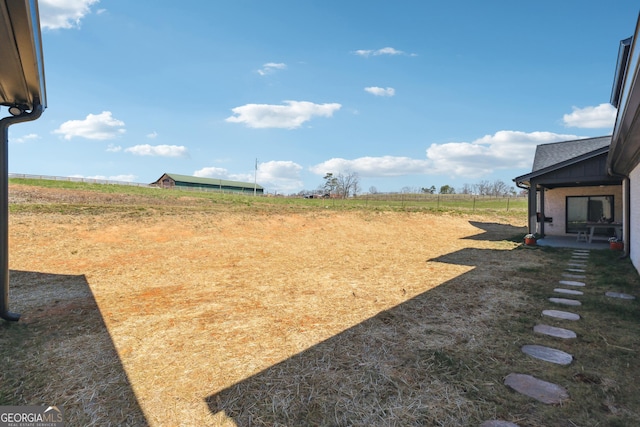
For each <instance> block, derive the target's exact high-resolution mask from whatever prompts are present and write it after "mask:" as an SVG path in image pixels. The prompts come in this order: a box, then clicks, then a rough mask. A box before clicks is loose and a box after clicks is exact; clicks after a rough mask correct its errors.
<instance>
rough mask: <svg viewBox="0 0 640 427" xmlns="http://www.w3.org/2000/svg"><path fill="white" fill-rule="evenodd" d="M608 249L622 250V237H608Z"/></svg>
mask: <svg viewBox="0 0 640 427" xmlns="http://www.w3.org/2000/svg"><path fill="white" fill-rule="evenodd" d="M609 249H611V250H613V251H622V250H624V242H623V241H622V239H619V238H617V237H610V238H609Z"/></svg>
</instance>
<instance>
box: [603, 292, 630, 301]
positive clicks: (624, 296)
mask: <svg viewBox="0 0 640 427" xmlns="http://www.w3.org/2000/svg"><path fill="white" fill-rule="evenodd" d="M605 295H606V296H608V297H611V298H621V299H636V297H634V296H633V295H629V294H623V293H620V292H606V293H605Z"/></svg>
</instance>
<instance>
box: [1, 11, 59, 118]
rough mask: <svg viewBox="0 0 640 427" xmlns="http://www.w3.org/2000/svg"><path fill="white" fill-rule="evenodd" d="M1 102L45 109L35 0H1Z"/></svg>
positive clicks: (23, 107)
mask: <svg viewBox="0 0 640 427" xmlns="http://www.w3.org/2000/svg"><path fill="white" fill-rule="evenodd" d="M0 41H1V43H0V58H2V59H1V60H0V105H5V106H8V107H19V108H20V109H21V110H34V109H35V108H36V107H38V106H42V108H45V107H46V105H47V103H46V88H45V79H44V60H43V54H42V36H41V32H40V18H39V14H38V2H37V0H0Z"/></svg>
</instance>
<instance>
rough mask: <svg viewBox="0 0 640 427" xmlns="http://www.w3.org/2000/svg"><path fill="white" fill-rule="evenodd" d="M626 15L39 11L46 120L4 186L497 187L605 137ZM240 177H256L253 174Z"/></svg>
mask: <svg viewBox="0 0 640 427" xmlns="http://www.w3.org/2000/svg"><path fill="white" fill-rule="evenodd" d="M638 12H639V8H638V4H637V3H636V2H634V1H619V0H609V1H607V2H604V1H584V0H582V1H574V0H567V1H557V0H554V1H547V0H543V1H536V2H517V1H513V0H511V1H501V0H500V1H498V0H496V1H484V2H479V1H450V2H435V1H427V0H407V1H401V0H394V1H381V0H368V1H364V0H362V1H361V0H350V1H347V0H340V1H337V0H318V1H310V0H309V1H305V0H270V1H267V0H210V1H196V0H191V1H182V2H175V1H168V0H155V1H153V2H150V1H148V2H147V1H131V0H99V1H98V0H40V20H41V26H42V28H43V45H44V59H45V74H46V84H47V103H48V108H47V109H46V111H45V112H44V114H43V115H42V117H41V118H40V119H38V120H37V121H35V122H30V123H25V124H20V125H15V126H12V127H11V128H10V144H9V170H10V172H12V173H26V174H42V175H53V176H74V177H87V178H100V179H111V180H120V181H131V182H143V183H150V182H152V181H155V180H156V179H157V178H159V177H160V176H161V175H162V174H163V173H164V172H173V173H179V174H185V175H195V176H205V177H213V178H222V179H231V180H240V181H247V182H253V180H254V174H256V175H257V181H258V183H259V184H261V185H262V186H264V187H265V189H266V191H268V192H270V193H280V194H292V193H297V192H299V191H301V190H314V189H316V188H317V187H318V186H319V185H320V184H321V183H322V182H323V179H322V177H323V176H324V175H325V174H326V173H327V172H332V173H334V174H337V173H343V174H347V173H354V172H355V173H357V174H358V175H359V177H360V188H361V190H362V192H368V191H369V190H373V189H374V188H375V190H377V191H403V190H405V191H406V190H407V189H420V188H421V187H430V186H432V185H433V186H435V187H436V188H437V189H439V188H440V187H441V186H443V185H450V186H452V187H454V188H456V189H459V188H461V187H462V186H463V185H464V184H474V183H477V182H480V181H490V182H493V181H495V180H502V181H504V182H506V183H507V184H509V185H513V182H512V179H513V178H514V177H516V176H518V175H522V174H525V173H527V172H529V171H530V170H531V164H532V160H533V154H534V151H535V146H536V145H537V144H541V143H548V142H555V141H562V140H568V139H576V138H582V137H593V136H602V135H609V134H610V133H611V131H612V128H613V122H614V119H615V113H616V112H615V109H613V107H611V106H610V105H609V103H608V101H609V97H610V94H611V87H612V83H613V78H614V71H615V66H616V59H617V53H618V45H619V42H620V40H621V39H624V38H626V37H629V36H630V35H632V32H633V30H634V28H635V23H636V20H637V17H638ZM256 159H257V160H258V168H257V171H256V169H255V165H256Z"/></svg>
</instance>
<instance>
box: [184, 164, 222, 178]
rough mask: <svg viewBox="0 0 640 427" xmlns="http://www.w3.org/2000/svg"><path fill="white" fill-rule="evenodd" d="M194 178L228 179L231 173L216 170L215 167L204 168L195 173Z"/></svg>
mask: <svg viewBox="0 0 640 427" xmlns="http://www.w3.org/2000/svg"><path fill="white" fill-rule="evenodd" d="M193 176H198V177H200V178H219V179H228V178H229V171H228V170H226V169H225V168H216V167H214V166H210V167H206V168H202V169H200V170H197V171H195V172H194V173H193Z"/></svg>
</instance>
